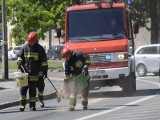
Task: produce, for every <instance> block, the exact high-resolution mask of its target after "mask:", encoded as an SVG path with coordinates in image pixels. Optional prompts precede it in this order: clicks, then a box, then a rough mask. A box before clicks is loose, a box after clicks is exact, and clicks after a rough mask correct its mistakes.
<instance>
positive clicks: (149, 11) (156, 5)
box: [132, 0, 160, 44]
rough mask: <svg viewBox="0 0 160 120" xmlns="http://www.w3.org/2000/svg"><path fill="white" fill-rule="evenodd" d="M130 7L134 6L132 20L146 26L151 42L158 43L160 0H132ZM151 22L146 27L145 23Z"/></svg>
mask: <svg viewBox="0 0 160 120" xmlns="http://www.w3.org/2000/svg"><path fill="white" fill-rule="evenodd" d="M132 7H133V8H134V15H133V20H134V21H136V22H137V23H138V24H139V25H140V26H142V27H146V28H147V29H148V30H149V31H151V43H152V44H155V43H158V39H159V37H160V36H158V31H159V28H158V26H159V25H160V22H158V21H159V20H158V19H160V13H159V11H160V10H159V9H160V1H159V0H147V1H146V0H134V2H133V4H132ZM149 21H150V22H151V27H150V28H148V27H147V26H146V24H147V23H148V22H149Z"/></svg>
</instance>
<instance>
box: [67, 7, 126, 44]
mask: <svg viewBox="0 0 160 120" xmlns="http://www.w3.org/2000/svg"><path fill="white" fill-rule="evenodd" d="M123 16H124V13H123V9H120V8H110V9H91V10H76V11H69V13H68V28H67V41H69V42H81V41H82V42H83V41H98V40H99V41H102V40H114V39H115V40H117V39H123V38H125V37H126V33H125V24H124V17H123Z"/></svg>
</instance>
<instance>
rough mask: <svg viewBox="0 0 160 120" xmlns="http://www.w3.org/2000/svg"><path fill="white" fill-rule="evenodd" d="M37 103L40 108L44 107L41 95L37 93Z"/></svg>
mask: <svg viewBox="0 0 160 120" xmlns="http://www.w3.org/2000/svg"><path fill="white" fill-rule="evenodd" d="M38 99H39V103H40V106H41V108H44V102H43V95H38Z"/></svg>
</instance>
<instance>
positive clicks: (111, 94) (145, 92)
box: [89, 89, 160, 98]
mask: <svg viewBox="0 0 160 120" xmlns="http://www.w3.org/2000/svg"><path fill="white" fill-rule="evenodd" d="M159 91H160V89H143V90H136V92H134V93H133V95H132V96H149V95H155V94H158V92H159ZM132 96H130V97H132ZM104 97H126V96H125V95H124V94H123V92H122V91H103V92H92V93H89V98H104Z"/></svg>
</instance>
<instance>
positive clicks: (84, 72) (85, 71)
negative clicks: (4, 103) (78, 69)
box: [82, 65, 88, 76]
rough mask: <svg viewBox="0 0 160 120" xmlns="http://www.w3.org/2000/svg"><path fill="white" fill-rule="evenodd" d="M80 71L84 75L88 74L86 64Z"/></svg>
mask: <svg viewBox="0 0 160 120" xmlns="http://www.w3.org/2000/svg"><path fill="white" fill-rule="evenodd" d="M82 73H83V74H84V75H85V76H87V75H88V66H87V65H85V66H84V67H83V71H82Z"/></svg>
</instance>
